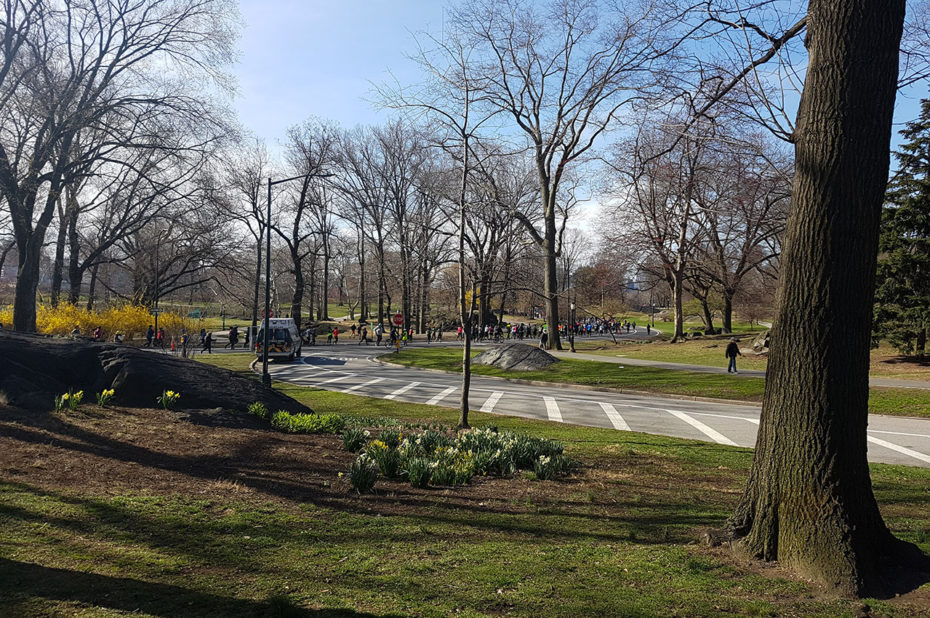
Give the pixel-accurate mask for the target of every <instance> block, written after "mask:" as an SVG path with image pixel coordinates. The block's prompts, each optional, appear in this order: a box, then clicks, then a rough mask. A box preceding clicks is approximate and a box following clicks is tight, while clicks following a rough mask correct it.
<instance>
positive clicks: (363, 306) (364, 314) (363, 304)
mask: <svg viewBox="0 0 930 618" xmlns="http://www.w3.org/2000/svg"><path fill="white" fill-rule="evenodd" d="M361 234H362V232H361V230H359V246H358V304H359V311H360V316H359V319H360V320H361V321H362V322H367V321H368V300H367V297H366V296H365V237H364V236H362V235H361Z"/></svg>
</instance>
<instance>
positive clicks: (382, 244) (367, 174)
mask: <svg viewBox="0 0 930 618" xmlns="http://www.w3.org/2000/svg"><path fill="white" fill-rule="evenodd" d="M380 152H381V151H380V147H379V142H378V140H377V139H376V137H375V135H374V132H373V131H372V130H370V129H357V130H355V131H353V132H345V133H342V134H341V135H340V136H339V147H338V149H337V154H336V160H335V162H334V168H335V169H336V170H338V174H337V177H336V179H334V181H333V184H334V185H335V186H336V188H337V190H338V191H340V192H341V193H342V194H343V196H344V199H343V202H344V205H345V210H344V214H343V217H344V218H345V219H347V220H351V221H354V222H356V224H357V226H358V229H359V233H360V234H361V236H362V237H363V238H364V239H366V240H367V241H368V244H370V245H371V247H372V249H373V250H374V253H375V256H374V257H375V260H376V261H377V263H376V264H377V270H378V314H377V316H378V317H377V319H378V323H379V324H384V318H385V315H386V314H385V302H386V301H387V302H388V303H389V302H390V301H389V293H388V286H387V278H388V273H387V246H388V239H389V237H390V235H391V230H392V222H391V219H390V218H389V217H388V216H387V208H386V204H387V200H388V197H387V189H386V187H385V186H384V185H383V184H381V174H380V171H379V170H380V169H381V165H382V164H381V156H380ZM362 248H364V244H363V245H362ZM362 262H364V258H362ZM362 268H363V269H364V263H363V264H362ZM363 281H364V280H363ZM362 295H363V296H364V293H363V294H362Z"/></svg>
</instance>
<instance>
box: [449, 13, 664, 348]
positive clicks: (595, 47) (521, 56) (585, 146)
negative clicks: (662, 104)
mask: <svg viewBox="0 0 930 618" xmlns="http://www.w3.org/2000/svg"><path fill="white" fill-rule="evenodd" d="M667 6H669V5H666V4H664V3H658V2H657V3H636V4H635V5H629V6H621V7H618V6H616V5H610V7H607V6H605V5H604V3H601V2H598V1H596V0H584V1H576V0H554V1H552V2H547V3H545V4H543V5H539V4H538V3H533V2H529V1H528V0H506V1H503V2H501V1H497V0H469V1H467V2H464V3H463V4H462V5H460V6H459V8H458V9H457V10H456V11H455V12H454V13H453V23H454V25H455V27H458V28H459V29H461V30H462V31H463V32H466V33H467V34H468V36H470V37H472V38H474V39H475V40H476V41H478V42H479V45H480V49H481V51H482V54H481V55H480V56H476V57H475V59H474V61H473V62H474V64H475V71H474V72H475V73H476V74H480V75H482V76H483V77H485V78H486V81H484V82H483V83H482V85H481V88H482V94H483V96H484V97H485V98H486V99H487V100H488V101H489V103H490V104H491V105H492V106H494V107H495V108H497V109H499V110H501V111H502V112H504V113H505V114H506V115H508V116H510V117H511V118H512V120H513V128H514V129H515V130H517V131H519V132H521V133H522V134H523V135H524V136H525V137H526V139H527V140H528V143H529V147H530V149H531V151H532V153H533V159H534V163H535V168H536V175H537V182H538V189H539V192H540V202H539V204H540V207H541V209H542V213H541V214H542V216H541V221H540V223H541V226H542V229H539V228H538V227H537V226H536V225H533V224H532V223H531V222H530V221H528V220H526V221H524V224H525V226H526V229H527V231H528V232H529V234H530V236H531V237H532V238H533V240H534V241H535V242H536V243H537V244H538V245H539V246H540V248H541V249H542V251H543V257H544V260H545V281H544V286H543V296H544V300H545V305H546V314H547V315H546V317H547V320H548V323H549V338H548V344H547V345H548V346H549V347H550V348H561V343H560V341H559V335H558V324H559V308H558V292H559V285H558V281H557V274H556V273H557V258H558V256H559V253H560V251H561V246H560V244H559V239H560V237H561V234H562V229H563V228H560V226H559V224H558V213H559V202H560V200H561V199H562V196H561V195H560V187H561V183H562V180H563V178H564V177H565V174H566V172H567V171H568V169H569V168H570V167H571V166H572V165H578V164H581V163H582V162H583V157H584V156H585V155H586V154H587V153H589V152H590V151H591V149H592V148H593V147H594V145H595V143H596V142H597V141H598V139H599V138H600V137H601V136H602V135H603V134H604V133H605V132H606V131H607V130H608V129H609V128H610V127H611V125H612V124H614V123H615V121H616V120H617V117H618V115H619V114H620V113H621V112H622V111H623V110H624V109H627V108H628V107H629V106H630V105H632V103H634V102H635V101H637V100H640V99H641V98H642V97H644V96H645V94H646V92H647V91H649V90H650V89H651V88H653V87H654V86H655V85H656V84H657V83H658V81H661V77H660V75H661V71H659V68H660V65H661V64H662V63H663V62H666V61H668V60H670V54H671V52H672V51H673V50H674V49H675V48H676V47H677V46H678V44H679V42H680V39H678V38H676V37H675V36H674V34H673V33H675V32H678V28H677V26H678V24H679V17H680V15H679V14H677V13H676V12H674V11H672V12H671V13H667V12H665V10H664V9H665V8H667ZM608 16H609V17H608Z"/></svg>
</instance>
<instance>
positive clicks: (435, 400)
mask: <svg viewBox="0 0 930 618" xmlns="http://www.w3.org/2000/svg"><path fill="white" fill-rule="evenodd" d="M453 391H455V387H454V386H450V387H449V388H447V389H445V390H444V391H442V392H441V393H439V394H438V395H436V396H435V397H433V398H432V399H430V400H429V401H427V402H426V405H428V406H435V405H436V404H437V403H439V402H440V401H442V400H443V399H445V398H446V397H448V396H449V395H451V394H452V392H453Z"/></svg>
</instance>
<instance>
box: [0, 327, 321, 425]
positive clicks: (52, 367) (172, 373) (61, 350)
mask: <svg viewBox="0 0 930 618" xmlns="http://www.w3.org/2000/svg"><path fill="white" fill-rule="evenodd" d="M0 357H2V358H3V359H4V360H3V361H2V362H0V403H3V402H5V403H9V404H10V405H15V406H19V407H24V408H37V409H48V408H50V407H51V406H52V405H53V400H54V397H55V396H56V395H59V394H61V393H65V392H68V391H69V390H72V391H78V390H83V391H84V393H85V398H86V399H88V400H93V396H94V393H98V392H100V391H101V390H103V389H105V388H112V389H114V390H115V391H116V395H115V396H114V399H113V401H114V402H115V403H117V404H119V405H124V406H130V407H141V408H151V407H154V406H156V405H157V404H156V402H155V400H156V398H157V397H158V396H159V395H161V394H162V392H163V391H165V390H173V391H177V392H180V393H181V399H180V401H179V402H178V406H179V407H181V408H186V409H208V408H223V409H226V410H245V409H246V408H248V406H249V404H251V403H253V402H256V401H259V402H261V403H263V404H265V406H266V407H267V408H268V409H269V410H288V411H290V412H311V410H310V409H309V408H307V406H305V405H303V404H301V403H299V402H298V401H296V400H294V399H291V398H290V397H287V396H285V395H282V394H280V393H278V392H276V391H272V390H269V389H265V388H263V387H262V385H261V382H260V381H259V380H257V379H253V378H252V377H251V376H243V375H241V374H237V373H234V372H232V371H229V370H226V369H220V368H218V367H213V366H211V365H207V364H204V363H198V362H196V361H192V360H188V359H185V358H177V357H173V356H169V355H167V354H163V353H161V352H154V351H150V350H142V349H139V348H134V347H131V346H126V345H117V344H112V343H94V342H88V341H71V340H67V339H52V338H47V337H39V336H31V335H22V334H17V333H11V332H9V331H3V330H0Z"/></svg>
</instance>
